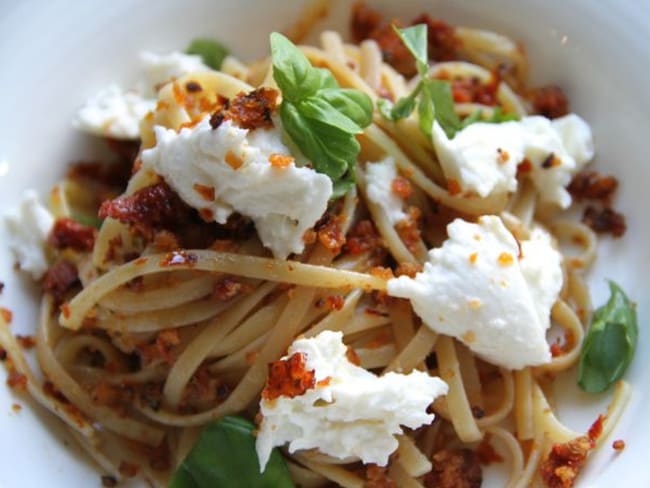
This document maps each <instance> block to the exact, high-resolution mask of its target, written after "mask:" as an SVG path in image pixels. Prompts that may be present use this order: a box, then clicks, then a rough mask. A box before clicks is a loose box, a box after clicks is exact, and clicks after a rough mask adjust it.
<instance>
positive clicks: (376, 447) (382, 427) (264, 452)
mask: <svg viewBox="0 0 650 488" xmlns="http://www.w3.org/2000/svg"><path fill="white" fill-rule="evenodd" d="M342 338H343V334H342V333H341V332H332V331H324V332H321V333H320V334H319V335H318V336H316V337H314V338H311V339H305V338H302V339H297V340H295V341H294V343H293V344H292V345H291V346H290V347H289V351H288V353H287V356H286V357H285V358H283V360H284V361H291V358H294V361H295V358H296V356H295V355H297V354H298V355H301V356H298V358H297V359H298V360H299V361H301V360H304V365H303V372H304V374H305V375H307V377H309V375H313V377H312V383H313V384H311V385H309V384H308V385H307V386H308V387H307V388H306V390H305V391H304V392H302V394H298V395H295V396H293V397H291V396H287V395H280V396H277V397H273V398H269V394H268V384H267V389H265V391H264V392H263V393H262V400H261V402H260V412H261V414H262V422H261V425H260V428H259V432H258V434H257V440H256V449H257V456H258V459H259V462H260V468H261V470H262V471H263V470H264V467H265V466H266V463H267V461H268V459H269V456H270V454H271V451H272V449H273V448H274V447H275V446H282V445H284V444H286V443H289V452H292V453H293V452H296V451H299V450H308V449H317V450H318V451H319V452H320V453H322V454H325V455H328V456H331V457H334V458H337V459H341V460H354V459H361V461H362V462H364V463H375V464H378V465H380V466H385V465H386V464H387V463H388V457H389V456H390V454H392V453H393V452H394V451H395V450H396V449H397V439H395V435H396V434H400V433H402V432H403V429H402V426H405V427H408V428H411V429H416V428H418V427H420V426H421V425H425V424H430V423H431V422H432V421H433V419H434V415H433V414H430V413H427V408H428V407H429V405H431V403H432V402H433V401H434V400H435V399H436V398H437V397H438V396H440V395H445V394H446V393H447V384H446V383H445V382H444V381H442V380H441V379H440V378H435V377H432V376H429V375H428V374H427V373H424V372H422V371H417V370H415V371H413V372H411V373H410V374H407V375H404V374H398V373H387V374H385V375H383V376H376V375H374V374H373V373H371V372H370V371H367V370H365V369H363V368H361V367H360V366H356V365H355V364H353V363H351V362H350V361H349V360H348V358H347V355H346V353H347V347H346V346H345V345H344V344H343V341H342ZM294 364H295V363H294ZM278 380H281V378H280V379H278V378H271V379H270V380H269V381H270V382H271V381H273V382H274V383H277V381H278Z"/></svg>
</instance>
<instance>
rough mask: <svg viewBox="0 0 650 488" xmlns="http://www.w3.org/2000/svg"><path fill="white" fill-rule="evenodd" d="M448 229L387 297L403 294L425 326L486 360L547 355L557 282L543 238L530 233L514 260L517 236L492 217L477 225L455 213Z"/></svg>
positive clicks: (556, 259) (513, 363)
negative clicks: (414, 272)
mask: <svg viewBox="0 0 650 488" xmlns="http://www.w3.org/2000/svg"><path fill="white" fill-rule="evenodd" d="M447 232H448V235H449V237H448V239H447V240H446V241H445V242H444V243H443V245H442V247H440V248H438V249H432V250H431V251H430V252H429V262H427V263H426V264H425V265H424V269H423V271H422V272H421V273H418V274H417V275H416V276H415V278H409V277H407V276H401V277H399V278H395V279H391V280H389V282H388V293H389V295H391V296H395V297H400V298H408V299H410V301H411V304H412V305H413V308H414V310H415V312H416V313H417V314H418V315H419V316H420V317H421V318H422V320H423V321H424V323H425V324H426V325H427V326H429V327H430V328H431V329H432V330H434V331H436V332H439V333H441V334H446V335H449V336H453V337H456V338H457V339H459V340H460V341H462V342H463V343H465V344H466V345H467V346H468V347H469V348H470V349H471V350H472V351H474V352H475V353H477V354H478V355H480V356H481V357H483V358H484V359H486V360H487V361H489V362H490V363H493V364H496V365H499V366H503V367H505V368H508V369H520V368H523V367H525V366H534V365H538V364H543V363H546V362H548V361H550V359H551V355H550V352H549V347H548V344H547V342H546V330H547V329H548V328H549V326H550V308H551V306H552V305H553V303H554V302H555V300H556V299H557V296H558V293H559V291H560V288H561V286H562V269H561V266H560V263H561V257H560V254H559V253H558V252H557V251H556V250H555V249H554V248H553V246H552V243H551V239H550V236H548V234H545V233H543V231H541V230H539V231H536V232H533V235H532V236H531V239H530V240H529V241H524V242H523V243H522V251H523V257H522V258H521V259H519V258H518V255H519V247H518V245H517V241H516V240H515V238H514V237H513V236H512V234H511V233H510V232H509V231H508V230H507V229H506V228H505V226H504V225H503V222H502V221H501V219H500V218H499V217H496V216H483V217H481V218H479V221H478V223H476V224H474V223H469V222H466V221H464V220H461V219H456V220H454V221H453V222H452V223H451V224H449V226H448V227H447Z"/></svg>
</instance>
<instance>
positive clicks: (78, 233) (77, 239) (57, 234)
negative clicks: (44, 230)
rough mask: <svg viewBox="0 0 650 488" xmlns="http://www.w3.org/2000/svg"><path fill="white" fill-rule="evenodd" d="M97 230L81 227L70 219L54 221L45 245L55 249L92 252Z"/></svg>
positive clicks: (64, 218)
mask: <svg viewBox="0 0 650 488" xmlns="http://www.w3.org/2000/svg"><path fill="white" fill-rule="evenodd" d="M96 237H97V229H95V228H94V227H88V226H86V225H82V224H80V223H79V222H75V221H74V220H72V219H69V218H66V217H63V218H59V219H56V222H54V226H53V227H52V230H51V231H50V233H49V235H48V236H47V243H48V244H49V245H50V246H52V247H54V248H56V249H65V248H70V249H74V250H76V251H80V252H89V251H92V249H93V246H94V245H95V238H96Z"/></svg>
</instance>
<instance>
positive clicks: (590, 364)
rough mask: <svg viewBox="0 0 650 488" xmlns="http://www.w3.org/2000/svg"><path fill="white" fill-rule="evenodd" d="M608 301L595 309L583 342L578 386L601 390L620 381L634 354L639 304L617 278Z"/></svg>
mask: <svg viewBox="0 0 650 488" xmlns="http://www.w3.org/2000/svg"><path fill="white" fill-rule="evenodd" d="M609 289H610V297H609V300H608V301H607V303H606V304H605V305H603V306H601V307H600V308H598V309H596V310H595V311H594V315H593V319H592V321H591V325H590V327H589V330H588V332H587V335H586V337H585V339H584V342H583V344H582V350H581V351H580V362H579V365H578V385H579V386H580V388H582V389H583V390H584V391H586V392H589V393H600V392H603V391H605V390H607V389H608V388H609V387H610V386H611V385H612V384H614V383H615V382H616V381H618V380H619V379H620V378H621V377H622V376H623V374H624V373H625V371H626V370H627V368H628V366H629V365H630V363H631V362H632V358H633V357H634V351H635V349H636V344H637V340H638V336H639V327H638V323H637V316H636V306H635V304H634V303H633V302H631V301H630V300H629V298H628V297H627V295H626V294H625V292H624V291H623V290H622V289H621V288H620V287H619V286H618V285H617V284H616V283H614V282H613V281H610V282H609Z"/></svg>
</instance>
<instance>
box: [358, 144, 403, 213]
mask: <svg viewBox="0 0 650 488" xmlns="http://www.w3.org/2000/svg"><path fill="white" fill-rule="evenodd" d="M365 178H366V193H367V194H368V199H370V201H371V202H373V203H374V204H375V205H377V206H378V207H379V208H381V209H382V210H383V211H384V213H385V214H386V216H387V217H388V221H389V222H390V223H391V224H392V225H395V224H396V223H398V222H399V221H401V220H404V219H406V218H407V215H406V213H404V209H403V207H404V201H403V200H402V199H401V198H400V197H399V196H397V195H396V194H395V192H394V191H393V190H392V184H393V181H394V180H395V178H397V168H396V167H395V160H394V159H393V158H392V157H390V156H389V157H387V158H386V159H383V160H382V161H379V162H376V163H368V164H367V165H366V174H365Z"/></svg>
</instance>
